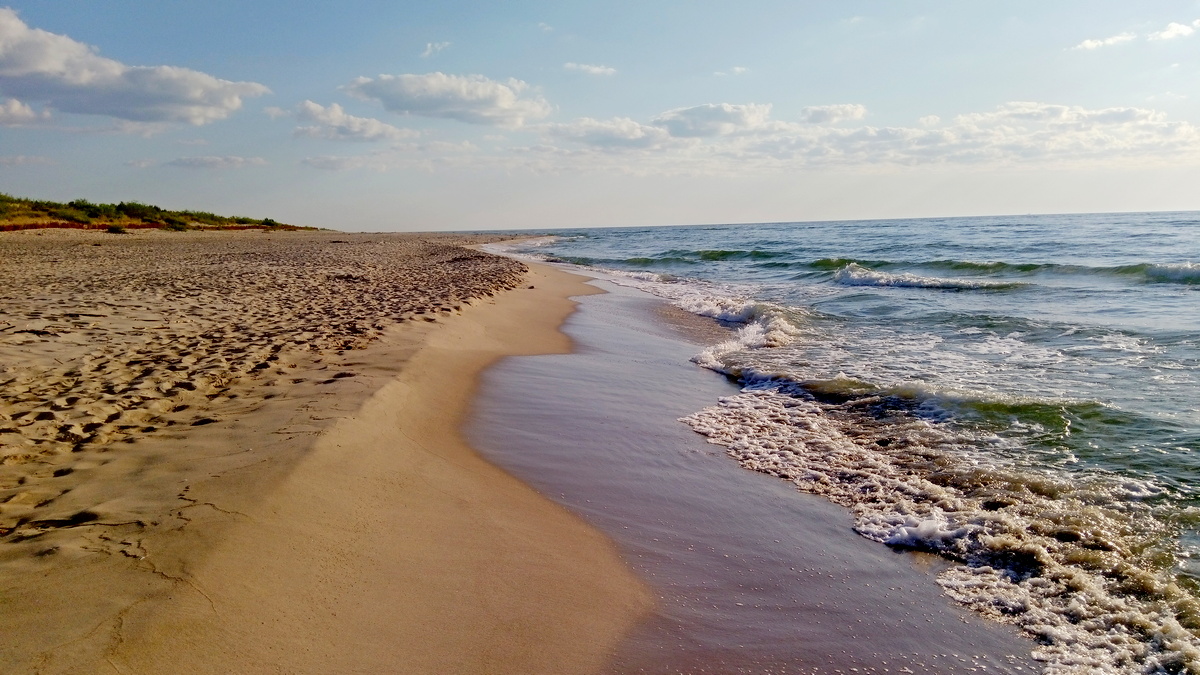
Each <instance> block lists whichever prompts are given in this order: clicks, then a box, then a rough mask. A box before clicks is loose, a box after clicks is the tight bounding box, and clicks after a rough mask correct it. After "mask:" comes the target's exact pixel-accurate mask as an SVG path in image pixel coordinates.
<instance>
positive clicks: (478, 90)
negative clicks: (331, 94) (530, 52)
mask: <svg viewBox="0 0 1200 675" xmlns="http://www.w3.org/2000/svg"><path fill="white" fill-rule="evenodd" d="M342 89H343V90H344V91H346V92H347V93H349V94H351V95H352V96H356V97H358V98H361V99H367V100H376V101H379V102H380V103H382V104H383V107H384V108H386V109H387V110H390V111H392V112H397V113H402V114H406V115H420V116H423V117H440V118H448V119H454V120H458V121H460V122H469V123H471V124H486V125H491V126H498V127H504V128H509V129H514V128H517V127H520V126H523V125H524V124H525V123H526V122H527V121H529V120H538V119H541V118H543V117H545V116H547V115H549V114H550V104H549V103H547V102H546V100H545V99H543V98H541V97H540V96H523V94H524V93H525V92H526V90H528V89H529V85H528V84H527V83H525V82H522V81H521V80H516V79H509V80H507V81H504V82H498V81H496V80H490V79H488V78H486V77H484V76H482V75H447V74H445V73H429V74H427V75H414V74H404V75H380V76H379V77H375V78H369V77H360V78H357V79H355V80H354V81H353V82H351V83H350V84H348V85H346V86H345V87H343V88H342Z"/></svg>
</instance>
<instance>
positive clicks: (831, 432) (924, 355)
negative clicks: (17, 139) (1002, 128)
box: [516, 213, 1200, 673]
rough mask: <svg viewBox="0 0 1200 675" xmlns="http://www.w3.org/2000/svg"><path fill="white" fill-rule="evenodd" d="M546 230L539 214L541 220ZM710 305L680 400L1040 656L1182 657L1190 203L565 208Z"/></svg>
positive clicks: (1195, 350)
mask: <svg viewBox="0 0 1200 675" xmlns="http://www.w3.org/2000/svg"><path fill="white" fill-rule="evenodd" d="M543 234H544V233H543ZM516 251H517V252H518V253H522V254H525V255H530V256H534V257H536V258H538V259H542V260H549V261H554V262H560V263H567V264H571V265H581V266H586V267H588V268H590V269H592V270H599V271H602V272H604V273H606V274H607V275H609V276H610V278H611V279H613V280H614V281H616V282H617V283H620V284H624V285H628V286H632V287H636V288H639V289H641V290H643V291H647V292H650V293H652V294H654V295H657V296H659V297H662V298H664V299H665V300H667V301H669V302H671V303H673V304H675V305H677V306H678V307H680V308H683V309H685V310H688V311H690V312H693V313H695V314H698V315H701V316H705V317H709V318H711V319H712V320H713V321H715V322H718V323H720V324H721V325H723V326H725V327H727V332H726V337H727V339H725V340H722V341H719V342H716V343H714V344H711V345H709V346H707V347H706V348H704V349H703V350H701V351H699V352H698V353H697V354H696V355H695V356H694V357H693V359H692V360H693V361H694V362H695V364H696V366H697V367H703V368H709V369H711V370H714V371H718V372H721V373H724V374H726V375H727V376H728V377H730V378H732V379H734V380H735V381H737V383H738V384H739V385H740V386H741V391H740V393H738V394H737V395H734V396H729V397H725V398H722V399H719V400H714V401H712V403H711V405H709V406H708V407H704V408H702V409H699V410H696V411H695V412H693V413H692V414H690V415H687V416H685V417H683V418H682V419H681V420H680V421H681V422H682V423H684V424H687V425H689V426H690V427H691V428H692V429H693V430H695V431H696V432H697V433H699V434H702V435H704V436H706V437H707V438H708V440H709V441H710V442H712V443H715V444H718V445H721V446H723V447H724V448H725V449H726V451H727V452H728V454H729V455H731V456H732V457H734V458H735V459H736V460H737V461H738V462H740V463H741V464H742V466H744V467H746V468H747V469H751V470H754V471H760V472H764V473H767V474H771V475H774V476H777V477H779V478H780V479H782V480H786V481H790V482H791V483H792V484H794V485H795V486H796V488H797V489H799V490H802V491H804V492H808V493H813V494H817V495H821V496H824V497H826V498H827V499H829V500H830V501H832V502H835V503H837V504H841V505H843V506H845V507H848V508H849V509H851V511H852V513H853V516H854V523H855V525H854V527H855V530H856V531H857V532H858V533H859V534H861V535H862V536H863V537H866V538H868V539H871V540H874V541H877V542H879V543H880V544H881V545H887V546H892V547H898V548H911V549H919V550H923V551H928V552H932V553H936V554H938V555H941V556H943V557H945V558H946V559H947V560H949V561H951V562H952V563H954V564H952V565H950V566H948V568H947V569H946V571H943V572H942V573H940V575H939V578H938V583H939V584H940V585H941V586H942V588H943V589H944V590H945V592H946V594H947V595H949V596H950V597H951V598H953V599H954V600H955V601H957V602H959V603H962V604H963V605H965V606H967V607H969V608H971V609H973V610H975V611H977V612H979V613H980V614H982V615H984V616H987V617H990V618H992V619H995V620H997V621H1001V622H1005V623H1009V624H1013V625H1015V626H1017V627H1019V628H1020V629H1021V630H1023V631H1024V632H1026V633H1027V634H1029V635H1030V636H1032V637H1033V638H1034V639H1035V641H1036V648H1035V651H1034V656H1035V657H1036V658H1037V659H1038V660H1039V661H1040V662H1041V663H1042V664H1043V666H1044V670H1045V672H1047V673H1159V672H1162V673H1183V672H1189V673H1200V213H1150V214H1086V215H1055V216H1012V217H986V218H951V219H910V220H879V221H854V222H806V223H774V224H764V225H728V226H694V227H654V228H614V229H587V230H560V231H555V232H553V233H552V234H551V235H548V236H544V237H540V238H538V239H535V240H527V241H526V242H524V243H522V244H520V245H518V246H517V248H516Z"/></svg>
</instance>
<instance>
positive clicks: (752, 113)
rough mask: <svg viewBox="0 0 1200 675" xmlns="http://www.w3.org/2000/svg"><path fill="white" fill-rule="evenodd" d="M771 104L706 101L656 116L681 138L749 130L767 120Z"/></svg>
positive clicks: (658, 122) (660, 124)
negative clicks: (734, 103) (735, 103)
mask: <svg viewBox="0 0 1200 675" xmlns="http://www.w3.org/2000/svg"><path fill="white" fill-rule="evenodd" d="M770 114H771V104H769V103H768V104H766V105H759V104H756V103H749V104H746V105H733V104H730V103H705V104H704V105H698V106H693V107H691V108H676V109H674V110H668V111H667V112H665V113H663V114H661V115H659V116H658V117H656V118H654V120H653V121H652V122H653V124H655V125H656V126H660V127H662V128H664V129H666V130H667V131H668V132H669V133H670V134H671V135H672V136H676V137H679V138H704V137H709V136H725V135H728V134H735V133H738V132H742V131H749V130H751V129H754V128H756V127H761V126H763V125H764V124H766V123H767V118H768V117H769V116H770Z"/></svg>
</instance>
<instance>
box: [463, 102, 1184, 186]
mask: <svg viewBox="0 0 1200 675" xmlns="http://www.w3.org/2000/svg"><path fill="white" fill-rule="evenodd" d="M673 112H674V111H673ZM934 117H935V116H929V117H927V118H923V119H922V125H921V126H917V125H913V126H908V127H873V126H867V125H855V126H846V125H832V124H824V125H822V124H799V123H781V122H766V123H762V124H758V125H755V126H752V127H750V128H749V129H748V130H746V131H744V132H737V133H724V134H721V133H707V134H706V135H703V136H700V135H693V136H692V137H690V138H677V137H672V138H670V139H664V138H663V137H662V136H661V135H660V136H654V135H653V133H652V132H649V131H648V129H652V128H655V127H660V126H661V125H658V124H651V125H647V124H641V123H639V122H637V121H635V120H629V119H625V118H617V119H613V120H603V121H602V120H592V119H582V120H576V121H575V122H572V123H571V124H562V125H546V126H544V127H543V129H544V130H545V132H546V133H545V137H546V138H547V140H548V141H550V142H551V143H549V144H547V143H544V144H542V145H539V146H532V147H529V148H518V149H515V150H514V151H513V154H512V155H510V156H509V157H508V159H509V161H510V165H509V166H510V167H512V168H516V167H524V168H527V169H529V170H533V171H539V172H552V171H601V170H602V171H614V172H619V173H636V174H661V175H673V174H689V175H695V174H710V175H712V174H733V173H737V174H745V173H747V172H759V173H765V174H772V173H778V172H780V171H792V170H800V169H812V168H830V169H832V168H838V167H848V168H854V169H855V170H863V169H865V168H873V167H874V168H879V169H887V168H891V169H895V168H896V167H912V166H978V167H989V168H995V167H1007V166H1015V167H1025V168H1047V167H1062V166H1089V167H1104V166H1122V167H1128V166H1134V165H1143V166H1151V165H1157V166H1182V165H1189V164H1190V165H1198V166H1200V129H1197V127H1195V126H1193V125H1192V124H1190V123H1188V122H1172V121H1170V120H1168V119H1167V118H1166V115H1164V114H1163V113H1161V112H1158V111H1155V110H1150V109H1145V108H1137V107H1120V108H1101V109H1088V108H1082V107H1079V106H1066V105H1054V104H1048V103H1037V102H1014V103H1007V104H1004V105H1002V106H999V107H997V108H996V109H994V110H991V111H987V112H981V113H971V114H966V115H959V116H957V117H954V118H953V119H949V120H941V119H940V118H939V119H937V120H936V121H935V120H934V119H933V118H934ZM689 130H690V131H698V130H700V129H689ZM704 130H705V131H711V128H707V129H704ZM555 141H558V142H561V141H568V142H569V143H570V145H569V146H568V145H563V146H559V145H557V144H554V142H555ZM572 146H575V147H572ZM579 146H582V147H579ZM628 153H637V160H636V161H631V160H630V158H629V157H628V156H626V155H627V154H628ZM480 161H482V158H480Z"/></svg>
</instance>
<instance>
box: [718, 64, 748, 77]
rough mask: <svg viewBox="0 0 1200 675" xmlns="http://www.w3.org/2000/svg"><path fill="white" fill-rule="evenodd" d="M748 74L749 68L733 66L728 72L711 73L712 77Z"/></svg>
mask: <svg viewBox="0 0 1200 675" xmlns="http://www.w3.org/2000/svg"><path fill="white" fill-rule="evenodd" d="M748 72H750V69H749V68H744V67H742V66H734V67H732V68H730V69H729V70H718V71H717V72H715V73H713V75H716V76H717V77H725V76H726V75H744V74H745V73H748Z"/></svg>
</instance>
